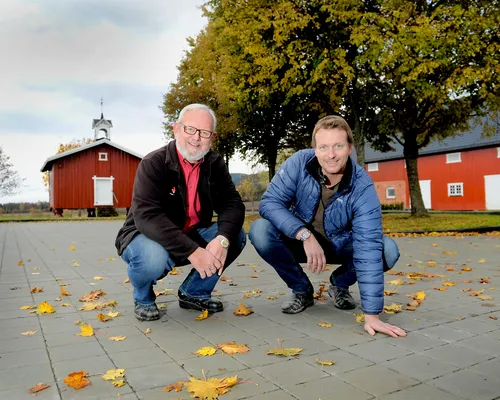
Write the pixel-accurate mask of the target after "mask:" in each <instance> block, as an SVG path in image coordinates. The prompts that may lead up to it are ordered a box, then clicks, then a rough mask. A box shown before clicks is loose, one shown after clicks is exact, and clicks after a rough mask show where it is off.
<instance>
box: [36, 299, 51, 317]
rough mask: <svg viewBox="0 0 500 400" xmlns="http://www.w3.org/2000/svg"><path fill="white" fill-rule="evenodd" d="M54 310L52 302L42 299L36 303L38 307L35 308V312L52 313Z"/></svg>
mask: <svg viewBox="0 0 500 400" xmlns="http://www.w3.org/2000/svg"><path fill="white" fill-rule="evenodd" d="M55 312H56V310H55V308H54V306H53V305H52V304H49V303H48V302H46V301H44V302H43V303H40V304H39V305H38V309H37V310H36V313H37V314H52V313H55Z"/></svg>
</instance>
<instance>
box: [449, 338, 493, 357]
mask: <svg viewBox="0 0 500 400" xmlns="http://www.w3.org/2000/svg"><path fill="white" fill-rule="evenodd" d="M456 344H457V346H461V347H467V348H469V349H474V350H478V351H482V352H484V353H486V354H491V355H495V356H498V355H500V341H499V340H495V339H490V338H485V337H484V336H483V337H480V336H476V337H474V338H471V339H465V340H460V341H459V342H457V343H456Z"/></svg>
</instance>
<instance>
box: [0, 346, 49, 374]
mask: <svg viewBox="0 0 500 400" xmlns="http://www.w3.org/2000/svg"><path fill="white" fill-rule="evenodd" d="M49 363H50V360H49V356H48V355H47V350H46V349H45V348H43V349H34V350H25V351H16V352H11V353H4V354H0V370H1V369H11V368H18V367H25V366H29V365H37V364H45V365H48V364H49Z"/></svg>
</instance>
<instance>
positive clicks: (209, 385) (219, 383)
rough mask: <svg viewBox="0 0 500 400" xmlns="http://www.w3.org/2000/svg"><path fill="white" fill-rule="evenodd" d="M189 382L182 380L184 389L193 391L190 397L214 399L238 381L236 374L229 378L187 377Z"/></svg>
mask: <svg viewBox="0 0 500 400" xmlns="http://www.w3.org/2000/svg"><path fill="white" fill-rule="evenodd" d="M189 380H190V382H184V386H186V390H187V391H188V392H191V393H193V395H192V397H197V398H200V399H206V400H215V399H217V398H219V396H220V395H222V394H224V393H227V392H228V390H229V388H230V387H232V386H234V385H236V384H237V383H238V376H237V375H235V376H232V377H229V378H210V379H206V378H205V379H204V380H201V379H196V378H193V377H192V376H191V377H189Z"/></svg>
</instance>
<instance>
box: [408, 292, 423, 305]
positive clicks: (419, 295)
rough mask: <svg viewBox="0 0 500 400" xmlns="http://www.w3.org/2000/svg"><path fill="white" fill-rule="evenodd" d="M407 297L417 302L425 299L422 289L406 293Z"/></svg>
mask: <svg viewBox="0 0 500 400" xmlns="http://www.w3.org/2000/svg"><path fill="white" fill-rule="evenodd" d="M407 296H408V297H411V298H412V299H413V300H417V301H418V302H419V303H421V302H422V301H424V300H425V292H424V291H423V290H422V291H420V292H416V293H412V294H408V295H407Z"/></svg>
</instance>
